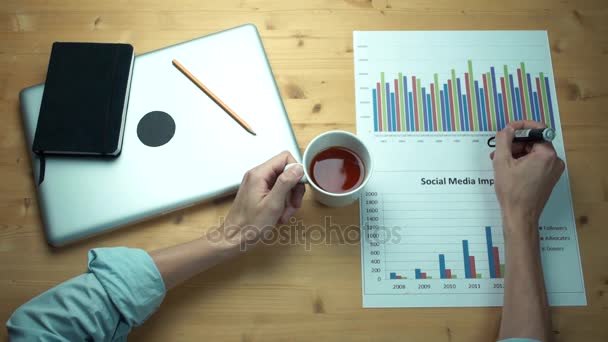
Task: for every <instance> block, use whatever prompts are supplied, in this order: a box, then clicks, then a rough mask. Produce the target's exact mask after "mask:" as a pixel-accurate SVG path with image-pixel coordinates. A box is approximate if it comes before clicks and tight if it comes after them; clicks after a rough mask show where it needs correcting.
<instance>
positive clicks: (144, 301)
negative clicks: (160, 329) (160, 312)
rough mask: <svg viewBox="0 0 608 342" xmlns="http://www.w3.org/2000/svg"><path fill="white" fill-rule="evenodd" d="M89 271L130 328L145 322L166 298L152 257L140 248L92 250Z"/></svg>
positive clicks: (163, 285)
mask: <svg viewBox="0 0 608 342" xmlns="http://www.w3.org/2000/svg"><path fill="white" fill-rule="evenodd" d="M88 269H89V272H90V273H93V274H94V275H95V277H96V278H97V279H98V280H99V282H100V283H101V285H102V286H103V288H104V289H105V290H106V292H107V293H108V295H109V297H110V300H111V301H112V303H113V304H114V305H115V306H116V308H117V310H118V311H119V312H120V314H121V315H122V317H123V319H124V320H125V321H126V323H127V324H129V325H130V326H138V325H141V324H142V323H143V322H145V321H146V319H148V317H150V316H151V315H152V314H153V313H154V312H155V311H156V310H157V309H158V307H159V306H160V304H161V303H162V301H163V299H164V297H165V292H166V288H165V283H164V282H163V279H162V277H161V275H160V272H159V271H158V269H157V268H156V264H155V263H154V261H153V260H152V257H151V256H150V255H149V254H148V253H147V252H146V251H144V250H142V249H133V248H126V247H116V248H95V249H92V250H90V251H89V264H88Z"/></svg>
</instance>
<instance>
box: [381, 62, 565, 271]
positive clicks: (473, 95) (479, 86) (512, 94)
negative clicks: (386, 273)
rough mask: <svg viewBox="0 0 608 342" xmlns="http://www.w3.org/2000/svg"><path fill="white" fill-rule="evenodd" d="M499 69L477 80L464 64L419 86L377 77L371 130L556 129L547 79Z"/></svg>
mask: <svg viewBox="0 0 608 342" xmlns="http://www.w3.org/2000/svg"><path fill="white" fill-rule="evenodd" d="M498 70H499V75H497V72H496V71H497V70H496V69H495V67H494V66H491V67H490V70H489V71H486V72H483V73H479V74H478V75H477V77H476V75H475V74H473V71H474V68H473V61H472V60H469V61H467V65H466V69H465V72H464V73H463V75H462V77H456V72H455V70H454V69H452V70H451V71H450V73H449V74H448V77H447V78H446V79H443V80H442V79H440V77H439V75H443V74H441V73H435V74H433V78H432V79H431V80H430V82H428V83H427V82H426V81H425V83H424V84H423V83H422V81H421V79H420V78H419V77H417V76H415V75H410V76H409V79H408V76H406V75H403V73H397V75H395V78H392V77H390V76H389V74H388V73H386V72H381V73H380V77H379V80H378V82H377V83H376V86H375V87H373V88H372V89H371V96H372V101H371V105H372V106H373V115H374V118H373V120H374V131H375V132H454V131H456V132H457V131H488V132H493V131H497V130H500V129H502V128H504V127H505V126H506V125H507V124H508V123H509V122H511V121H515V120H536V121H540V122H544V123H545V124H546V125H547V126H548V127H555V117H554V115H555V113H554V110H553V109H554V107H555V106H554V104H553V101H554V99H555V95H553V94H552V93H551V89H552V88H551V86H550V80H549V77H547V76H546V75H545V74H544V73H542V72H541V73H538V74H534V75H532V74H531V73H529V72H527V71H526V66H525V63H523V62H522V63H520V65H519V68H515V69H511V70H512V72H510V70H509V68H508V67H507V65H504V66H503V67H502V72H501V71H500V69H498ZM387 76H388V78H390V79H387ZM461 78H462V79H463V81H464V82H461ZM462 83H464V84H462ZM410 87H411V90H410V89H409V88H410ZM471 276H472V277H474V276H475V275H474V274H472V275H471Z"/></svg>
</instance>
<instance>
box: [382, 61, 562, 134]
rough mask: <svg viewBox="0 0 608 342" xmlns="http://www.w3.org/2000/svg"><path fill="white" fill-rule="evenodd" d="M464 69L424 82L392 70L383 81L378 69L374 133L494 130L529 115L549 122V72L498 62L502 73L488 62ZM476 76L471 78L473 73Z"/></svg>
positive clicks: (551, 115) (551, 124)
mask: <svg viewBox="0 0 608 342" xmlns="http://www.w3.org/2000/svg"><path fill="white" fill-rule="evenodd" d="M473 70H474V69H473V62H472V61H471V60H469V61H468V71H467V72H465V73H464V75H463V77H461V76H459V77H456V72H455V70H454V69H452V70H451V71H450V75H451V78H448V79H445V80H441V81H440V80H439V76H438V74H437V73H435V74H434V76H433V80H431V81H430V82H429V83H426V85H422V84H425V83H423V81H422V80H421V79H420V78H419V77H416V76H415V75H411V76H408V75H404V74H403V73H401V72H399V73H397V74H396V75H395V76H396V77H395V78H394V79H391V80H390V81H388V80H386V78H387V77H386V76H387V75H386V74H387V73H385V72H381V73H380V75H379V80H378V82H376V84H375V87H373V88H372V90H371V94H370V95H371V103H372V108H373V118H374V131H376V132H420V131H424V132H437V131H442V132H457V131H497V130H501V129H502V128H504V127H505V126H506V124H508V123H509V122H512V121H517V120H534V121H539V122H542V123H544V124H546V125H547V126H548V127H555V119H554V113H553V96H552V94H551V87H550V86H549V82H550V81H549V77H547V76H545V75H544V73H543V72H539V73H538V75H532V74H530V73H529V72H527V71H526V65H525V63H524V62H521V63H520V66H519V67H518V68H517V70H516V72H509V67H508V66H507V65H503V74H502V75H497V74H498V73H497V70H496V69H495V68H494V66H491V67H490V69H489V70H488V71H487V72H485V73H484V72H482V73H480V74H479V75H474V74H473ZM475 76H476V77H475Z"/></svg>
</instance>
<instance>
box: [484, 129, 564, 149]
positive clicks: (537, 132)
mask: <svg viewBox="0 0 608 342" xmlns="http://www.w3.org/2000/svg"><path fill="white" fill-rule="evenodd" d="M553 139H555V130H554V129H553V128H529V129H518V130H515V137H514V138H513V142H532V143H534V142H551V141H553ZM488 146H490V147H496V137H491V138H490V139H488Z"/></svg>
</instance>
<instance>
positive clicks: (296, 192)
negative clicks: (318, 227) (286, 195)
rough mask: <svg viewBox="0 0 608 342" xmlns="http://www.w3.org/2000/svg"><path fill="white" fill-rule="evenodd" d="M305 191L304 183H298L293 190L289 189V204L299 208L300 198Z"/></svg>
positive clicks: (300, 204)
mask: <svg viewBox="0 0 608 342" xmlns="http://www.w3.org/2000/svg"><path fill="white" fill-rule="evenodd" d="M305 192H306V187H305V186H304V184H301V183H298V184H297V185H296V186H295V187H294V188H293V190H291V199H290V201H291V205H292V206H293V207H294V208H297V209H300V207H301V206H302V198H303V197H304V193H305Z"/></svg>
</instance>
